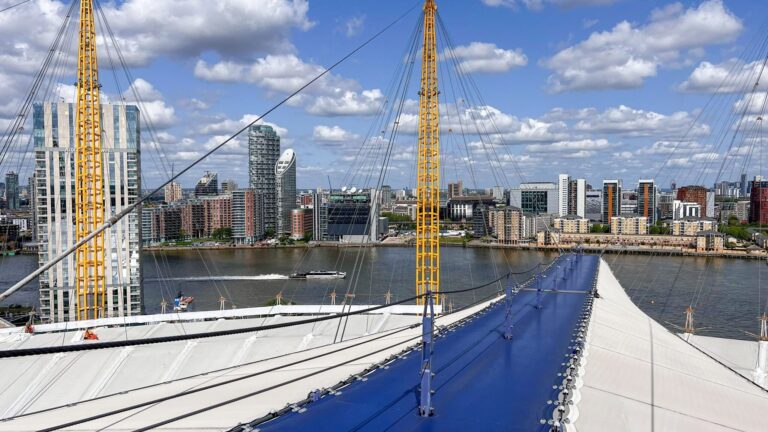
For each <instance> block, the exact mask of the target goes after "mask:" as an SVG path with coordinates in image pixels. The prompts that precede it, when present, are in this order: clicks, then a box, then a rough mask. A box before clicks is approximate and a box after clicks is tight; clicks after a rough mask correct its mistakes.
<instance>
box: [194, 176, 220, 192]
mask: <svg viewBox="0 0 768 432" xmlns="http://www.w3.org/2000/svg"><path fill="white" fill-rule="evenodd" d="M218 194H219V174H218V173H215V172H210V171H206V172H205V175H204V176H202V177H201V178H200V180H198V182H197V185H196V186H195V196H196V197H198V198H200V197H206V196H216V195H218Z"/></svg>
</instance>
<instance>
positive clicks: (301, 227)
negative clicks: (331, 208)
mask: <svg viewBox="0 0 768 432" xmlns="http://www.w3.org/2000/svg"><path fill="white" fill-rule="evenodd" d="M312 213H313V212H312V209H310V208H298V209H293V210H291V238H294V239H297V240H298V239H301V238H303V237H304V236H305V235H307V234H312Z"/></svg>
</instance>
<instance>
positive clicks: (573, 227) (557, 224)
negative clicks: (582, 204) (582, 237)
mask: <svg viewBox="0 0 768 432" xmlns="http://www.w3.org/2000/svg"><path fill="white" fill-rule="evenodd" d="M552 226H553V228H555V229H556V230H558V231H560V232H562V233H568V234H573V233H577V234H586V233H588V232H589V219H586V218H582V217H578V216H574V215H569V216H565V217H560V218H555V220H554V221H552Z"/></svg>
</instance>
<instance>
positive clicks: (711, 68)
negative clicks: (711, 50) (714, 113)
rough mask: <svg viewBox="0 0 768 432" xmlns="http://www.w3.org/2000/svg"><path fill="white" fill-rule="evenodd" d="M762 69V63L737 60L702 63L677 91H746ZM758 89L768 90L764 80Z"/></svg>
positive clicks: (767, 84)
mask: <svg viewBox="0 0 768 432" xmlns="http://www.w3.org/2000/svg"><path fill="white" fill-rule="evenodd" d="M762 67H763V62H762V61H753V62H751V63H744V62H743V61H741V60H738V59H730V60H728V61H725V62H723V63H719V64H713V63H710V62H707V61H704V62H701V63H700V64H699V65H698V66H697V67H696V69H694V70H693V72H691V75H690V76H689V77H688V79H687V80H685V81H683V83H682V84H680V86H679V87H678V89H679V90H680V91H684V92H703V93H738V92H744V91H748V90H751V89H752V86H753V85H754V83H755V81H756V80H757V77H758V76H759V75H760V71H761V69H762ZM759 88H760V89H768V82H767V81H766V80H765V79H763V80H760V85H759Z"/></svg>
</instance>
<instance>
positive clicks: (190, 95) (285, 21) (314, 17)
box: [0, 0, 768, 188]
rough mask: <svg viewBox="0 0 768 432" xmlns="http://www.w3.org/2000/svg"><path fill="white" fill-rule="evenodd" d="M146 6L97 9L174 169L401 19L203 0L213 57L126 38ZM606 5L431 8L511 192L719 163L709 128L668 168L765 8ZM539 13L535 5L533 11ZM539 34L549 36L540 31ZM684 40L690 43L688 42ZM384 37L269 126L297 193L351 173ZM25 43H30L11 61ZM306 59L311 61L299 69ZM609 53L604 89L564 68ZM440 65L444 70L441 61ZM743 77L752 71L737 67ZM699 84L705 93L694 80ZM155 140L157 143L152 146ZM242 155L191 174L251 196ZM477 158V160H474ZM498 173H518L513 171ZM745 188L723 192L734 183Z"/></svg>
mask: <svg viewBox="0 0 768 432" xmlns="http://www.w3.org/2000/svg"><path fill="white" fill-rule="evenodd" d="M144 1H147V0H129V1H126V2H122V3H119V4H114V5H105V7H104V10H105V14H106V15H107V16H108V17H110V18H112V21H113V22H115V23H117V25H116V28H115V31H116V33H117V35H118V39H119V40H121V41H124V42H125V43H126V47H125V48H124V50H125V52H126V58H127V61H128V63H129V66H131V67H133V68H135V69H136V77H137V78H136V80H135V81H134V82H133V83H132V84H133V85H132V89H130V90H131V91H133V90H136V91H137V92H138V93H139V94H140V95H141V97H142V99H143V102H144V105H145V107H146V112H147V114H148V117H149V118H150V119H151V121H152V124H153V125H154V127H155V129H156V130H157V131H156V132H157V133H156V136H155V137H145V138H144V141H145V142H146V143H147V144H148V145H147V146H146V147H145V155H146V154H148V153H149V152H156V151H157V150H154V147H156V145H155V144H157V145H159V146H161V147H162V149H163V153H165V154H166V155H167V157H168V160H173V161H177V162H179V163H183V162H190V161H191V160H192V159H193V158H194V157H195V156H196V155H199V154H201V153H202V152H203V151H204V150H206V149H208V148H210V147H212V146H213V145H214V144H216V143H217V142H220V141H221V140H223V139H224V138H225V137H226V136H227V134H228V133H231V132H233V131H235V130H237V129H239V128H240V127H242V126H244V125H245V124H246V123H247V122H248V121H250V120H253V119H254V118H255V117H256V114H257V113H258V112H260V111H261V110H264V109H266V107H268V106H270V105H271V104H272V103H274V102H275V101H276V100H277V99H279V98H280V97H282V96H283V95H285V94H286V93H287V92H289V91H290V90H292V89H293V88H296V87H298V86H299V85H300V84H301V83H303V82H305V81H307V80H308V79H309V78H311V77H312V76H313V75H314V74H316V73H318V72H319V71H320V70H321V65H328V64H331V63H332V62H333V61H335V60H336V57H337V56H338V53H339V52H340V51H339V50H344V49H346V48H348V47H352V46H355V45H356V44H359V43H360V42H361V41H362V40H363V39H364V38H365V37H366V36H367V35H368V34H371V33H372V32H374V31H376V30H377V29H378V28H379V27H381V26H382V25H383V24H384V23H385V22H388V20H389V19H390V16H391V15H393V14H394V12H393V10H395V9H397V8H404V7H405V6H406V5H405V3H404V2H387V3H386V4H378V3H377V2H365V1H364V2H356V3H355V4H353V5H352V6H351V7H350V8H349V9H348V10H346V11H345V14H343V15H342V16H340V17H337V16H336V15H337V14H336V12H337V11H336V10H335V8H334V7H333V5H329V4H324V3H323V2H314V3H311V4H310V3H308V2H304V1H298V0H297V1H288V0H281V1H279V2H277V6H280V7H275V8H272V9H269V8H252V7H250V6H248V2H243V1H239V0H229V1H226V2H224V3H226V5H227V6H228V7H229V9H230V10H234V11H239V12H241V13H240V14H234V15H236V16H239V15H243V14H248V15H251V16H252V17H253V18H260V19H261V21H260V25H259V26H255V25H254V24H253V23H252V22H255V21H257V20H255V19H253V20H235V21H232V18H231V17H229V16H223V15H222V14H221V13H219V12H217V10H213V9H212V8H210V7H209V6H208V5H206V4H205V3H204V2H192V3H190V4H189V5H188V6H189V7H188V9H189V10H187V11H185V13H190V14H195V13H204V14H205V15H206V16H209V17H210V19H211V20H214V21H215V22H219V23H221V24H223V26H224V27H226V26H228V27H227V30H228V32H227V34H228V36H227V38H231V40H229V39H228V40H227V43H222V41H221V40H220V38H219V39H217V38H216V35H215V34H212V35H208V34H200V35H198V36H197V39H195V41H194V42H195V45H188V42H184V41H173V42H167V43H165V44H161V43H160V39H159V38H158V35H154V34H153V33H152V31H151V30H150V29H148V28H144V27H141V26H133V27H131V26H130V24H128V23H130V22H133V20H134V19H135V18H136V14H138V13H139V11H140V10H141V8H142V4H143V3H142V2H144ZM600 3H601V5H599V6H579V4H581V3H574V4H573V5H572V6H571V7H561V6H557V5H555V4H551V3H546V2H538V3H537V2H530V3H527V5H529V6H531V7H526V6H524V5H523V3H521V2H513V1H490V0H477V1H467V2H454V3H447V4H445V5H442V6H441V11H440V13H441V14H443V15H444V19H445V20H446V21H447V22H452V21H457V20H461V21H462V22H464V23H465V24H466V27H468V28H472V31H468V30H464V29H461V28H457V29H456V34H455V37H456V43H457V47H456V55H457V56H458V57H459V58H460V59H461V60H462V62H463V63H464V67H466V68H467V69H468V70H470V71H471V72H472V73H473V74H474V76H475V78H476V79H477V81H478V85H479V87H480V88H481V89H487V88H492V87H497V86H498V87H501V88H508V89H510V91H509V92H499V94H495V92H491V91H483V94H484V96H485V97H486V98H487V100H486V103H487V104H488V106H489V108H487V109H486V110H484V113H485V114H487V115H493V116H494V117H495V118H496V120H497V123H498V124H499V125H500V126H499V127H500V129H502V132H503V134H504V135H505V139H506V140H507V141H508V144H509V145H508V146H507V148H508V149H509V150H510V157H511V159H514V160H515V161H516V162H517V164H518V165H519V167H520V170H521V173H522V174H523V175H524V176H525V178H517V176H516V175H515V178H514V183H519V182H524V181H532V180H540V178H539V177H540V176H539V175H537V173H539V172H542V171H543V170H547V171H549V170H551V171H559V172H568V171H573V169H569V168H572V167H574V166H579V167H581V168H582V170H581V171H582V172H581V173H580V174H579V176H580V178H585V179H586V180H587V182H588V183H592V184H593V185H594V184H596V183H599V181H600V180H602V179H604V178H618V177H622V178H624V181H625V182H627V183H630V184H631V183H633V182H634V180H635V179H633V178H628V176H630V175H631V176H632V177H634V176H636V177H637V179H638V180H639V179H644V178H655V179H656V181H657V184H658V185H659V186H660V187H666V186H667V185H668V184H669V183H670V182H671V181H672V180H678V181H679V182H681V183H698V182H694V181H685V180H686V179H685V178H678V177H685V176H686V175H687V174H686V173H687V172H689V171H691V170H692V168H693V167H696V166H698V165H697V164H699V163H700V162H702V161H704V160H707V158H716V157H722V155H720V156H713V153H714V151H713V149H712V143H708V142H707V139H706V133H707V131H708V128H709V127H710V125H709V124H702V125H700V126H697V127H695V128H694V129H693V131H692V132H691V134H692V135H691V136H692V140H691V141H690V142H686V143H683V144H682V145H678V146H677V147H678V152H677V154H676V155H675V156H674V157H670V151H671V149H672V147H673V146H674V145H673V144H671V143H672V142H673V141H674V140H675V139H679V138H681V137H682V136H683V135H685V133H686V130H687V129H688V128H689V127H690V126H691V124H692V122H693V119H694V118H695V116H696V114H697V113H698V110H700V109H701V108H702V107H704V106H705V104H706V101H707V99H708V98H709V96H710V94H711V92H712V91H713V88H712V79H711V77H712V76H720V75H718V74H722V73H723V71H724V70H725V69H726V68H728V67H730V66H733V65H735V64H737V63H738V62H737V61H735V60H733V59H735V58H737V57H739V56H738V53H739V52H740V48H741V47H742V46H743V45H744V44H746V43H748V41H749V40H752V39H753V38H754V37H755V34H756V32H757V31H759V28H758V26H757V22H756V18H755V16H759V13H756V12H755V11H754V8H758V9H761V8H765V9H768V5H764V4H761V3H758V4H750V5H749V6H747V5H745V4H744V3H743V2H737V1H716V0H707V1H702V2H697V3H694V4H679V3H674V4H670V5H667V6H664V7H660V6H654V5H648V4H645V3H639V2H619V1H605V2H600ZM536 4H538V5H539V6H540V7H538V8H536V7H532V6H534V5H536ZM563 4H567V5H570V4H571V3H563ZM46 5H47V6H45V7H44V6H42V3H41V4H38V3H37V2H33V3H32V4H30V5H27V6H25V7H20V8H16V9H14V10H12V11H9V13H7V14H4V16H2V17H0V23H3V24H4V26H2V28H3V30H0V32H3V31H9V32H10V33H8V34H7V38H6V39H7V40H8V43H7V44H6V45H2V46H0V51H2V54H4V55H7V56H9V58H21V57H24V58H29V59H37V58H41V57H40V56H42V55H43V54H44V52H45V49H44V48H43V46H44V45H45V44H44V43H43V41H44V40H47V39H46V37H47V36H48V35H49V34H50V32H52V31H53V30H52V29H53V28H55V26H53V25H48V24H47V23H53V22H58V20H59V19H60V18H61V15H62V14H63V13H64V12H63V11H64V9H65V8H64V4H63V3H62V2H59V1H55V0H54V1H51V2H48V3H46ZM505 6H516V7H505ZM163 7H165V6H163ZM41 15H42V17H43V18H42V19H41V18H40V16H41ZM115 18H120V19H115ZM11 20H13V21H11ZM414 20H415V16H414V17H412V19H411V21H414ZM123 21H125V22H126V24H125V25H123V24H121V23H122V22H123ZM242 21H249V22H242ZM405 21H408V20H405ZM544 22H548V23H549V22H551V23H554V24H555V25H547V26H544V25H541V24H542V23H544ZM479 23H483V25H478V24H479ZM509 23H512V24H514V25H513V26H511V27H510V26H509ZM5 24H7V25H5ZM20 25H24V26H26V28H37V27H40V26H42V27H44V28H42V29H41V31H40V32H39V34H35V33H34V32H29V31H25V32H21V31H15V30H14V29H17V28H18V26H20ZM402 25H403V26H404V28H405V27H407V26H408V25H410V24H409V23H407V22H404V23H403V24H402ZM510 28H512V29H513V30H509V29H510ZM502 29H503V30H504V31H502ZM230 30H231V31H230ZM692 30H695V33H696V37H695V38H693V37H691V36H690V33H692ZM169 31H170V29H169ZM238 31H239V32H238ZM396 33H397V32H396ZM401 33H402V32H401ZM0 34H1V33H0ZM469 35H471V36H469ZM249 36H252V37H249ZM30 38H31V39H30ZM137 38H142V40H143V41H145V42H146V43H144V44H143V46H144V47H145V51H142V52H137V51H135V50H131V49H130V42H131V41H134V40H136V39H137ZM384 39H385V40H384V41H382V42H377V43H376V44H375V46H372V47H371V48H370V49H367V50H363V51H362V52H361V53H360V54H359V58H358V59H357V60H356V64H355V65H353V66H345V67H342V68H341V69H340V70H339V71H334V73H332V74H331V76H330V77H328V78H327V79H323V80H321V82H319V83H318V84H316V85H315V86H313V87H312V88H311V89H310V91H309V93H308V94H307V95H305V96H303V97H302V98H299V99H297V100H294V101H292V102H291V103H289V106H286V107H284V108H282V109H281V110H278V112H275V113H274V114H273V115H271V116H270V117H269V118H268V119H267V122H266V123H268V124H272V125H274V126H275V129H276V130H277V131H278V133H279V134H280V135H281V137H282V142H283V145H285V146H286V147H292V148H294V149H295V150H296V152H297V154H300V155H302V158H301V159H300V160H299V161H298V165H297V181H298V186H299V187H300V188H315V187H318V186H325V185H326V184H327V183H328V179H327V177H330V178H331V182H332V184H333V185H334V186H336V187H341V186H343V185H342V184H341V183H342V180H343V179H344V176H345V173H346V171H347V170H348V168H347V166H348V165H349V163H350V161H349V160H347V158H349V157H350V153H351V152H353V151H354V150H356V149H359V148H360V147H361V146H362V141H363V139H364V137H365V135H366V132H365V131H366V130H368V129H369V127H370V124H371V121H372V118H371V116H370V115H371V114H372V112H373V111H375V108H376V107H377V106H378V105H377V104H380V103H381V102H382V101H383V98H384V94H383V91H382V88H383V87H384V85H385V83H386V82H388V79H389V78H390V75H391V73H392V72H393V71H392V70H386V68H380V67H375V65H376V64H379V62H381V61H385V60H387V59H394V58H397V57H398V56H399V55H400V48H402V47H404V45H405V42H404V41H403V40H402V36H401V35H400V34H393V35H385V36H384ZM662 39H663V40H664V41H665V42H664V43H663V44H662V46H659V47H657V52H658V53H660V54H663V55H652V54H651V53H648V52H645V51H643V46H646V45H647V44H649V43H659V44H661V42H658V41H659V40H662ZM246 40H247V42H246ZM319 40H323V41H327V40H330V41H332V43H331V44H330V46H333V49H330V48H326V47H323V46H320V44H319V43H318V41H319ZM253 41H257V42H253ZM20 43H22V44H24V43H26V45H24V46H23V47H20V46H21V45H19V44H20ZM3 50H4V51H3ZM310 52H311V53H312V56H313V57H309V56H308V53H310ZM606 52H616V53H617V54H619V55H617V56H616V58H615V59H611V60H610V61H611V62H614V63H615V64H611V65H608V66H611V67H613V68H614V70H615V71H616V73H615V75H614V76H612V77H608V78H610V79H607V78H606V77H603V76H600V74H599V73H595V71H593V70H591V69H589V68H590V67H589V65H588V64H587V63H588V62H584V64H582V63H581V62H573V61H572V60H573V59H574V58H577V57H584V58H586V59H590V58H594V56H597V55H600V54H601V53H603V54H604V53H606ZM750 60H751V59H747V61H750ZM566 62H567V63H571V64H572V68H573V74H569V73H568V71H567V70H566V69H565V67H564V66H563V63H566ZM33 63H34V62H33ZM441 67H443V68H445V67H448V65H447V64H445V62H442V63H441ZM749 67H751V64H747V65H744V68H745V69H747V68H749ZM2 75H3V76H2V77H3V78H6V82H8V83H11V84H13V85H10V86H9V87H8V89H5V90H3V92H1V93H2V94H0V96H3V97H4V98H5V99H4V100H9V101H14V100H18V98H19V97H20V94H21V93H20V92H22V91H23V89H24V88H25V87H26V85H25V83H27V82H29V81H30V80H31V76H30V75H29V74H28V73H26V72H25V71H24V70H20V71H16V70H13V71H4V72H2ZM171 77H173V78H171ZM707 77H709V78H710V80H709V81H707V80H706V79H704V78H707ZM103 80H104V86H105V97H107V98H109V99H113V100H116V99H118V97H122V98H124V99H125V100H126V101H127V102H130V101H131V96H130V94H131V93H130V92H129V91H128V90H126V91H125V92H123V95H118V94H117V91H116V90H115V89H114V87H115V86H114V85H113V83H111V82H110V77H109V74H104V77H103ZM63 82H69V81H67V80H64V81H63ZM72 90H73V88H72V87H71V86H69V85H60V86H59V91H58V96H62V97H69V96H70V95H71V94H72ZM659 96H663V97H659ZM413 97H414V98H415V95H414V96H413ZM225 101H226V102H225ZM523 101H525V102H524V103H523ZM449 102H450V101H449ZM408 105H409V104H406V111H405V113H404V118H403V121H402V123H403V125H404V128H403V132H404V136H403V139H402V140H401V142H399V143H398V146H397V148H396V149H395V153H394V155H393V167H392V170H391V172H390V173H388V178H387V181H386V183H387V184H390V185H393V187H402V186H410V185H409V184H408V183H409V178H410V176H411V173H410V169H411V168H410V165H411V163H410V160H411V159H412V158H413V149H412V147H413V144H414V143H415V135H412V130H411V129H409V127H406V126H408V125H410V124H411V123H413V119H414V115H413V110H414V108H415V107H412V106H408ZM10 106H13V103H11V105H10ZM12 114H13V113H11V112H10V111H9V112H8V113H6V112H0V123H3V124H5V123H6V122H7V121H8V119H10V118H11V117H12ZM151 138H157V143H153V142H151V141H154V140H153V139H151ZM246 153H247V136H241V137H240V138H239V139H237V140H235V142H234V144H233V145H231V146H228V147H227V148H225V149H223V150H222V151H221V152H220V153H219V154H217V155H214V157H213V159H212V160H211V161H206V162H204V163H203V164H202V165H201V166H200V167H199V168H200V170H201V171H204V170H211V171H219V172H222V173H223V172H227V175H228V176H230V177H232V178H233V179H234V180H235V181H236V182H238V183H239V184H246V183H247V180H248V175H247V169H248V168H247V166H245V165H244V164H243V163H242V161H243V156H244V155H245V154H246ZM475 157H476V158H478V159H482V157H481V156H480V155H478V154H476V155H475ZM667 158H670V160H669V161H668V162H667V169H666V170H664V172H662V173H661V174H660V175H657V174H658V173H657V172H656V170H657V169H658V167H659V165H660V164H661V163H662V161H664V160H666V159H667ZM502 164H503V166H504V169H505V170H507V171H508V172H510V173H511V172H513V167H512V166H511V164H510V162H509V161H508V160H504V161H502ZM143 168H144V174H145V177H144V181H145V184H146V185H148V186H153V185H157V184H158V183H159V180H160V179H161V178H167V172H165V171H164V170H163V169H162V168H161V167H160V166H159V165H158V164H157V163H156V162H155V161H153V160H151V159H149V160H146V161H145V162H144V167H143ZM225 168H226V169H225ZM26 169H28V168H26ZM740 174H741V173H738V172H737V173H733V175H732V176H729V177H732V178H721V179H720V180H729V181H737V180H738V179H739V175H740ZM746 174H747V175H748V177H750V178H751V177H753V176H754V175H755V174H759V173H757V172H754V170H753V169H750V170H748V172H747V173H746ZM20 177H22V178H26V177H27V173H26V172H20ZM195 177H197V174H191V173H190V174H188V175H185V176H183V177H182V178H181V179H180V183H181V184H182V185H183V186H184V187H188V185H189V184H190V183H192V182H194V181H195V179H194V178H195ZM466 177H468V175H467V176H466ZM490 177H491V175H490V174H489V173H488V172H479V173H478V180H479V181H478V183H482V185H479V186H494V185H493V184H491V183H492V182H491V180H490ZM724 177H726V176H724ZM705 183H709V182H705ZM348 186H358V187H361V186H362V187H365V186H371V185H363V184H358V185H351V184H350V185H348ZM470 186H471V185H470ZM501 186H507V187H509V186H510V185H501Z"/></svg>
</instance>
